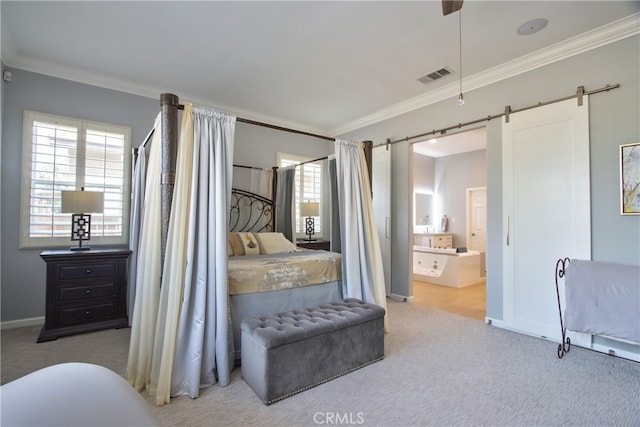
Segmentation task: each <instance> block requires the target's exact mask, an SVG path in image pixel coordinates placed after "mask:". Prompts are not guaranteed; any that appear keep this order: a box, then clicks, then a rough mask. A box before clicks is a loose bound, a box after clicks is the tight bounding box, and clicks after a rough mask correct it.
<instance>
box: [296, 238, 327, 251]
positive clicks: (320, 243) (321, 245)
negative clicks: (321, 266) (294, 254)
mask: <svg viewBox="0 0 640 427" xmlns="http://www.w3.org/2000/svg"><path fill="white" fill-rule="evenodd" d="M296 245H298V246H300V247H301V248H306V249H322V250H325V251H328V250H330V248H331V242H330V241H329V240H313V241H311V242H310V241H308V240H298V241H296Z"/></svg>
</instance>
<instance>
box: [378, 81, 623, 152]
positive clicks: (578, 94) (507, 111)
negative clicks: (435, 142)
mask: <svg viewBox="0 0 640 427" xmlns="http://www.w3.org/2000/svg"><path fill="white" fill-rule="evenodd" d="M619 87H620V84H617V83H616V84H614V85H606V86H604V87H601V88H599V89H594V90H591V91H588V92H585V90H584V86H578V89H577V90H576V93H575V94H574V95H569V96H565V97H563V98H558V99H554V100H552V101H546V102H539V103H537V104H535V105H530V106H528V107H523V108H519V109H517V110H512V109H511V106H510V105H507V106H506V107H505V108H504V113H500V114H494V115H490V116H487V117H483V118H480V119H476V120H471V121H469V122H465V123H458V124H457V125H452V126H448V127H444V128H441V129H438V130H432V131H431V132H425V133H421V134H419V135H413V136H407V137H404V138H402V139H396V140H395V141H391V138H387V141H386V142H384V143H382V144H378V145H376V147H380V146H383V145H386V146H387V148H388V146H389V144H395V143H398V142H404V141H409V140H410V139H416V138H423V137H425V136H429V135H435V134H437V133H440V134H442V135H444V134H446V133H447V131H449V130H452V129H460V128H462V127H465V126H469V125H474V124H476V123H482V122H488V121H491V120H493V119H497V118H499V117H502V116H505V117H506V121H507V123H508V122H509V115H510V114H513V113H519V112H521V111H526V110H530V109H532V108H537V107H542V106H545V105H549V104H554V103H556V102H562V101H566V100H568V99H573V98H578V105H582V97H583V96H584V95H593V94H595V93H600V92H608V91H610V90H611V89H617V88H619ZM374 148H375V147H374Z"/></svg>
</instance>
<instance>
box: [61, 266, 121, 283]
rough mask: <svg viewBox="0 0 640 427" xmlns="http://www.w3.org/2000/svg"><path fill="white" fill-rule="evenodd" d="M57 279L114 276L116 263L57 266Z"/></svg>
mask: <svg viewBox="0 0 640 427" xmlns="http://www.w3.org/2000/svg"><path fill="white" fill-rule="evenodd" d="M58 268H59V270H58V271H59V278H60V279H62V280H68V279H79V278H83V279H90V278H95V277H107V276H114V275H115V274H116V263H115V262H110V263H105V264H86V265H64V264H61V265H59V267H58Z"/></svg>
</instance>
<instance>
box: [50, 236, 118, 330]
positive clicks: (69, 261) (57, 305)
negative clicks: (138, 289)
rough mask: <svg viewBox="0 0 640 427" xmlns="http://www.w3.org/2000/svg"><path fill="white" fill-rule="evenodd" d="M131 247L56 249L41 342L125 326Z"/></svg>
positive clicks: (51, 264)
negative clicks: (83, 249)
mask: <svg viewBox="0 0 640 427" xmlns="http://www.w3.org/2000/svg"><path fill="white" fill-rule="evenodd" d="M130 254H131V251H129V250H127V249H91V250H88V251H70V250H52V251H44V252H42V253H41V254H40V256H41V257H42V259H43V260H44V261H45V262H46V263H47V290H46V311H45V322H44V326H43V327H42V331H41V332H40V336H39V337H38V342H43V341H51V340H55V339H57V338H58V337H62V336H65V335H73V334H79V333H82V332H90V331H97V330H100V329H108V328H124V327H127V326H128V325H129V322H128V321H127V307H126V300H127V267H128V261H129V255H130Z"/></svg>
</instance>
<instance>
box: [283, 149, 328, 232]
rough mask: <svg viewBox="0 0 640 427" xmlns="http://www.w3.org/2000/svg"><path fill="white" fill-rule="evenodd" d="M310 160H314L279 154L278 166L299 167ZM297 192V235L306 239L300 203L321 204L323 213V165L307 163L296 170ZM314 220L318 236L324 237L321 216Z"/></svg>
mask: <svg viewBox="0 0 640 427" xmlns="http://www.w3.org/2000/svg"><path fill="white" fill-rule="evenodd" d="M309 160H313V159H311V158H306V157H302V156H297V155H295V154H286V153H278V166H280V167H286V166H291V165H297V164H299V163H303V162H306V161H309ZM295 191H296V194H295V209H296V213H295V217H296V235H298V237H304V236H305V223H304V218H301V217H300V203H302V202H318V203H320V213H322V164H321V163H320V162H317V163H306V164H304V165H300V166H298V167H297V168H296V178H295ZM313 218H314V229H315V233H316V236H322V221H320V215H318V216H316V217H313Z"/></svg>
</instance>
